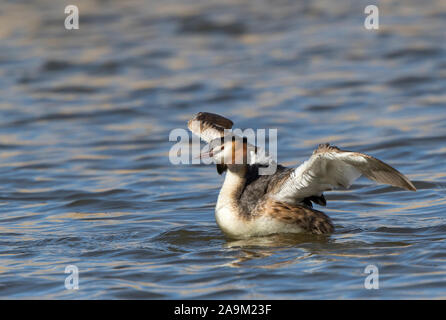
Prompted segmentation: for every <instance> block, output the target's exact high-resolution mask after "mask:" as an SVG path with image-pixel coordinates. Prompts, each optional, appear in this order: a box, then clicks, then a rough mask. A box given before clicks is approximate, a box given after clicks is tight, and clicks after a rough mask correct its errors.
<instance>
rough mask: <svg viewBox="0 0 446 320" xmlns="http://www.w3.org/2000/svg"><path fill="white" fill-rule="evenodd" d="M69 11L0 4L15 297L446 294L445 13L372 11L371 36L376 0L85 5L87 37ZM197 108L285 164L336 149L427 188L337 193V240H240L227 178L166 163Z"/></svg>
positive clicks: (6, 226)
mask: <svg viewBox="0 0 446 320" xmlns="http://www.w3.org/2000/svg"><path fill="white" fill-rule="evenodd" d="M68 4H72V3H70V2H68V1H58V2H57V3H56V2H55V1H50V0H42V1H32V2H29V1H3V3H2V5H1V6H0V97H1V99H0V298H3V299H6V298H21V299H22V298H44V299H105V298H111V299H128V298H146V299H165V298H170V299H177V298H179V299H182V298H188V299H195V298H204V299H211V298H218V299H239V298H243V299H282V298H283V299H344V298H354V299H366V298H383V299H401V298H410V299H411V298H440V299H441V298H443V299H444V298H446V294H445V292H446V290H445V289H446V250H445V249H446V240H445V239H446V237H445V233H446V200H445V195H446V165H445V159H446V144H445V142H446V94H445V92H446V80H445V79H446V47H445V45H446V41H445V40H446V39H445V37H446V35H445V27H446V3H445V2H444V1H440V0H438V1H436V0H427V1H404V3H403V2H401V1H385V2H383V1H380V2H379V3H378V2H375V4H377V5H378V7H379V9H380V13H381V16H380V29H379V30H374V31H369V30H366V29H365V28H364V26H363V22H364V19H365V16H366V15H365V14H364V8H365V6H366V5H368V4H374V3H373V1H372V2H369V1H367V2H366V1H337V2H336V5H334V4H333V1H328V0H327V1H311V2H310V1H308V2H307V1H291V0H290V1H274V2H270V1H247V0H243V1H235V0H232V1H224V2H223V1H204V0H203V1H187V2H186V1H179V0H176V1H166V0H163V1H161V0H160V1H142V0H129V1H86V0H79V1H76V4H77V5H78V6H79V11H80V29H79V30H71V31H68V30H65V28H64V20H65V17H66V15H65V14H64V8H65V6H66V5H68ZM199 111H208V112H214V113H220V114H222V115H224V116H226V117H229V118H231V119H232V120H233V121H234V122H235V127H239V128H276V129H278V157H279V161H280V162H281V163H283V164H285V165H289V166H295V165H298V164H299V163H300V162H302V161H304V160H305V159H307V158H308V157H309V156H310V155H311V153H312V151H313V150H314V148H315V147H316V146H317V145H318V144H319V143H323V142H330V143H333V144H335V145H338V146H340V147H343V148H345V149H349V150H354V151H360V152H366V153H369V154H371V155H373V156H376V157H378V158H380V159H382V160H384V161H386V162H388V163H389V164H391V165H392V166H395V167H396V168H397V169H398V170H400V171H401V172H403V173H404V174H406V175H407V176H408V177H409V178H410V179H411V180H412V181H414V184H415V186H416V187H417V189H418V191H417V192H415V193H413V192H407V191H403V190H398V189H395V188H392V187H388V186H380V185H376V184H374V183H373V182H370V181H367V180H365V179H360V180H358V181H357V182H356V183H355V184H354V185H353V186H352V188H351V189H350V190H348V191H335V192H331V193H327V195H326V197H327V201H328V205H327V207H326V208H323V210H324V211H325V212H326V213H327V214H328V215H329V216H330V217H331V218H332V219H333V221H334V224H335V226H336V232H335V233H334V234H333V235H331V236H329V237H322V238H321V237H315V236H309V235H299V236H273V237H266V238H262V239H251V240H245V241H231V240H229V239H226V238H225V237H224V236H223V235H222V233H221V232H220V230H219V229H218V227H217V225H216V223H215V220H214V206H215V202H216V199H217V195H218V192H219V188H220V186H221V184H222V179H223V178H222V177H221V176H219V175H218V174H217V173H216V171H215V168H214V167H213V166H204V165H194V166H192V165H172V164H170V163H169V160H168V154H169V150H170V148H171V147H172V145H173V142H170V141H169V139H168V137H169V133H170V131H171V130H172V129H175V128H186V121H187V120H188V119H189V118H190V117H191V116H192V115H193V114H195V113H196V112H199ZM318 209H321V208H318ZM68 265H75V266H77V268H78V270H79V289H78V290H67V289H66V288H65V285H64V282H65V278H66V277H67V275H68V274H65V273H64V271H65V268H66V266H68ZM368 265H375V266H377V268H378V270H379V289H378V290H368V289H366V288H365V287H364V281H365V279H366V276H367V275H368V274H366V273H364V270H365V268H366V267H367V266H368Z"/></svg>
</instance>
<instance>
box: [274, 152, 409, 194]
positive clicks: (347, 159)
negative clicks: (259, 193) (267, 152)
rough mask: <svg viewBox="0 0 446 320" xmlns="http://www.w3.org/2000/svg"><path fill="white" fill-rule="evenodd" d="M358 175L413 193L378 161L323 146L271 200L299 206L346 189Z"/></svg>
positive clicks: (400, 177) (396, 173)
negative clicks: (309, 199)
mask: <svg viewBox="0 0 446 320" xmlns="http://www.w3.org/2000/svg"><path fill="white" fill-rule="evenodd" d="M361 175H364V176H366V177H367V178H369V179H371V180H374V181H376V182H378V183H384V184H390V185H392V186H395V187H399V188H402V189H406V190H411V191H416V188H415V186H414V185H413V184H412V182H410V180H409V179H408V178H407V177H405V176H404V175H403V174H402V173H400V172H399V171H398V170H396V169H394V168H392V167H391V166H389V165H388V164H386V163H384V162H382V161H381V160H378V159H376V158H374V157H372V156H369V155H366V154H363V153H359V152H350V151H343V150H340V149H339V148H337V147H334V146H330V145H328V144H324V145H320V146H319V147H318V149H317V150H315V152H314V153H313V155H312V156H311V157H310V159H308V160H307V161H305V162H304V163H303V164H302V165H300V166H299V167H297V168H296V169H295V170H294V172H292V173H291V174H290V176H289V178H288V179H287V180H286V181H284V183H283V184H282V186H281V187H280V189H279V191H278V192H277V193H276V195H275V197H276V199H278V200H281V201H285V202H287V203H299V202H302V201H303V199H305V198H307V197H311V196H320V195H322V193H323V192H324V191H329V190H333V189H339V188H344V189H347V188H349V187H350V186H351V184H352V183H353V182H354V181H355V180H356V179H358V178H359V177H360V176H361Z"/></svg>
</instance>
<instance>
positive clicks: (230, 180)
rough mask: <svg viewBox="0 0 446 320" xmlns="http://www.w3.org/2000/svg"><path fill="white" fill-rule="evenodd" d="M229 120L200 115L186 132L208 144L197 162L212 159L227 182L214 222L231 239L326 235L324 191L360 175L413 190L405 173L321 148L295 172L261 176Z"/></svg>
mask: <svg viewBox="0 0 446 320" xmlns="http://www.w3.org/2000/svg"><path fill="white" fill-rule="evenodd" d="M232 125H233V123H232V121H231V120H229V119H226V118H224V117H222V116H220V115H217V114H212V113H207V112H200V113H198V114H197V115H195V116H194V117H193V118H192V119H191V120H189V122H188V128H189V129H190V130H191V131H192V132H193V133H194V134H196V135H198V136H200V137H201V139H203V140H205V141H206V142H208V143H209V144H208V149H207V152H203V153H201V155H200V156H201V157H212V158H213V159H214V160H215V162H216V163H217V171H218V173H219V174H222V173H223V172H225V171H226V177H225V180H224V183H223V186H222V188H221V190H220V194H219V196H218V200H217V204H216V207H215V217H216V220H217V224H218V226H219V227H220V228H221V230H222V231H223V232H224V233H225V234H226V235H227V236H229V237H231V238H249V237H255V236H265V235H271V234H277V233H301V232H307V233H313V234H329V233H332V232H333V231H334V227H333V224H332V222H331V220H330V218H329V217H328V216H327V215H325V214H324V213H323V212H321V211H318V210H315V209H313V205H312V203H313V202H314V203H316V204H319V205H322V206H325V205H326V201H325V197H324V195H323V192H324V191H329V190H333V189H337V188H345V189H347V188H349V187H350V185H351V184H352V183H353V182H354V181H355V180H356V179H358V178H359V177H360V176H361V175H364V176H366V177H367V178H369V179H371V180H374V181H376V182H379V183H385V184H389V185H392V186H395V187H399V188H403V189H406V190H411V191H416V188H415V186H414V185H413V184H412V182H410V180H409V179H408V178H406V177H405V176H404V175H403V174H401V173H400V172H398V171H397V170H396V169H394V168H392V167H391V166H389V165H388V164H386V163H384V162H382V161H380V160H378V159H376V158H374V157H372V156H369V155H366V154H362V153H359V152H351V151H344V150H341V149H339V148H338V147H335V146H330V145H329V144H321V145H319V146H318V148H317V149H316V150H315V151H314V152H313V155H312V156H311V157H310V159H308V160H307V161H305V162H304V163H302V164H301V165H300V166H298V167H297V168H285V167H283V166H280V165H278V166H277V170H276V171H275V173H274V174H271V175H259V168H260V167H262V166H263V164H262V163H261V161H260V160H258V159H256V158H255V156H256V152H257V148H256V147H255V146H252V145H250V144H248V143H247V141H246V139H243V138H240V137H237V136H236V135H234V134H232V133H228V132H227V131H226V133H225V129H231V128H232Z"/></svg>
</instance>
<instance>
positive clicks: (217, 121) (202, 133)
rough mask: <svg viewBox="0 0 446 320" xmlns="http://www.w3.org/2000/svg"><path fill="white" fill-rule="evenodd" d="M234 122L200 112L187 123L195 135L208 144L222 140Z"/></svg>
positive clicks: (213, 114)
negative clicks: (226, 130)
mask: <svg viewBox="0 0 446 320" xmlns="http://www.w3.org/2000/svg"><path fill="white" fill-rule="evenodd" d="M232 125H233V122H232V121H231V120H229V119H227V118H225V117H222V116H220V115H218V114H215V113H209V112H199V113H197V114H196V115H195V116H194V117H193V118H192V119H190V120H189V122H188V123H187V127H188V128H189V130H190V131H192V132H193V133H194V134H196V135H197V136H199V137H200V138H201V139H202V140H204V141H206V142H208V143H209V142H211V141H212V140H214V139H218V138H221V137H223V136H224V135H225V129H231V128H232Z"/></svg>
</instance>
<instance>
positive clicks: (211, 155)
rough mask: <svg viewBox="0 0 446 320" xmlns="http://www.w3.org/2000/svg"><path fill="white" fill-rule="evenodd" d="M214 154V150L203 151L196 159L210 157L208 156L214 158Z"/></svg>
mask: <svg viewBox="0 0 446 320" xmlns="http://www.w3.org/2000/svg"><path fill="white" fill-rule="evenodd" d="M213 156H214V154H213V153H212V151H209V152H202V153H200V155H199V156H197V157H195V159H208V158H212V157H213Z"/></svg>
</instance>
